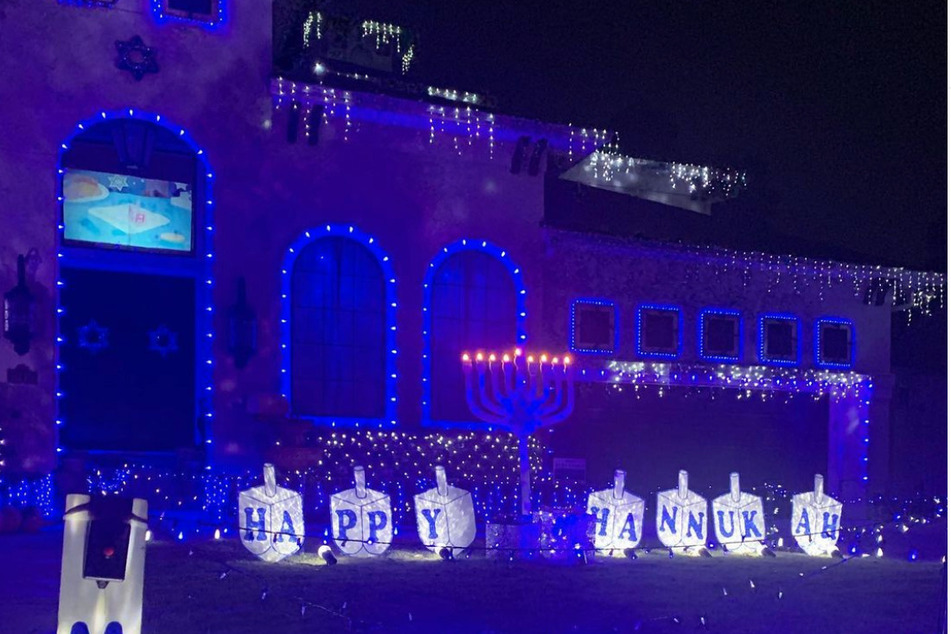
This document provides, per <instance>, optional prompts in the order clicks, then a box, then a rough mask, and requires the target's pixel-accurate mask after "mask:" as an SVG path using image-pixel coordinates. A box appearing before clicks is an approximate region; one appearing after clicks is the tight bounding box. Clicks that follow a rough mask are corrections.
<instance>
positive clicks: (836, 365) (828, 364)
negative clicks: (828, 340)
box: [815, 317, 855, 370]
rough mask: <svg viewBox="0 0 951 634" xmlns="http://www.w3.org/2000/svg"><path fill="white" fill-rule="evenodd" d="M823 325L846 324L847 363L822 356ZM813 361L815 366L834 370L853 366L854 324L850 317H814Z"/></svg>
mask: <svg viewBox="0 0 951 634" xmlns="http://www.w3.org/2000/svg"><path fill="white" fill-rule="evenodd" d="M825 325H829V326H846V327H847V328H848V333H849V361H848V363H840V362H838V361H825V360H823V358H822V330H823V329H822V327H823V326H825ZM815 335H816V338H815V362H816V367H819V368H829V369H835V370H851V369H852V368H854V367H855V324H854V323H853V322H852V320H851V319H845V318H844V317H819V318H818V319H816V328H815Z"/></svg>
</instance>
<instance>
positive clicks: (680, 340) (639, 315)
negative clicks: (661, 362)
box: [634, 304, 684, 359]
mask: <svg viewBox="0 0 951 634" xmlns="http://www.w3.org/2000/svg"><path fill="white" fill-rule="evenodd" d="M645 311H654V312H670V313H676V314H677V351H676V352H663V351H658V350H645V349H644V346H643V337H642V335H641V326H642V325H643V313H644V312H645ZM634 322H635V323H634V335H635V340H636V342H637V354H638V356H641V357H649V358H655V359H679V358H680V356H681V355H682V354H683V349H684V313H683V310H682V309H681V308H680V306H676V305H674V304H638V306H637V312H636V318H635V320H634Z"/></svg>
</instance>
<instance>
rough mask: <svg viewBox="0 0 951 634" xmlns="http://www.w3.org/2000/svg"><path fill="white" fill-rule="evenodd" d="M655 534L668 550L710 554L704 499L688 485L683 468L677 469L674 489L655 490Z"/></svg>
mask: <svg viewBox="0 0 951 634" xmlns="http://www.w3.org/2000/svg"><path fill="white" fill-rule="evenodd" d="M657 537H658V538H659V539H660V542H661V543H662V544H663V545H664V546H666V547H667V548H670V549H671V552H674V553H677V554H684V555H703V556H707V557H709V556H710V553H709V552H708V551H707V549H706V543H707V501H706V500H705V499H703V498H702V497H701V496H700V495H699V494H697V493H694V492H693V491H690V490H689V489H688V488H687V472H686V471H683V470H681V471H680V474H679V475H678V477H677V488H676V489H669V490H667V491H660V492H658V493H657Z"/></svg>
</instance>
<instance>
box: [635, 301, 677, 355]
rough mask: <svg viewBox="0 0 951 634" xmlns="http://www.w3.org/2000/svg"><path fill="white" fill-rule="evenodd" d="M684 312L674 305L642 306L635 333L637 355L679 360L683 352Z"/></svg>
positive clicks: (639, 310)
mask: <svg viewBox="0 0 951 634" xmlns="http://www.w3.org/2000/svg"><path fill="white" fill-rule="evenodd" d="M683 330H684V329H683V311H682V310H681V309H680V307H679V306H674V305H672V304H640V305H638V307H637V312H636V319H635V324H634V331H635V335H636V337H635V338H636V341H637V354H638V355H640V356H642V357H653V358H658V359H677V358H679V357H680V354H681V353H682V352H683V341H684V338H683Z"/></svg>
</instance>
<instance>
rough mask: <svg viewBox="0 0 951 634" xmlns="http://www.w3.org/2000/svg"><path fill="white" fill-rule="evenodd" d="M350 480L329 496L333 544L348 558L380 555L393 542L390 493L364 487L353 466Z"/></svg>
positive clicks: (362, 475)
mask: <svg viewBox="0 0 951 634" xmlns="http://www.w3.org/2000/svg"><path fill="white" fill-rule="evenodd" d="M353 483H354V487H353V488H352V489H347V490H346V491H341V492H340V493H335V494H334V495H333V496H331V498H330V525H331V529H332V530H333V539H334V543H335V544H336V545H337V548H339V549H340V551H341V552H342V553H343V554H345V555H349V556H351V557H371V556H374V555H382V554H383V553H384V552H386V549H387V548H389V547H390V543H391V542H392V541H393V509H392V507H391V506H390V496H388V495H386V494H385V493H380V492H379V491H373V490H372V489H368V488H367V483H366V472H365V471H364V470H363V467H360V466H357V467H354V468H353Z"/></svg>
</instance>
